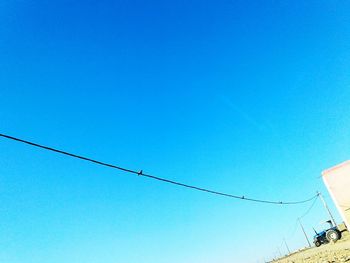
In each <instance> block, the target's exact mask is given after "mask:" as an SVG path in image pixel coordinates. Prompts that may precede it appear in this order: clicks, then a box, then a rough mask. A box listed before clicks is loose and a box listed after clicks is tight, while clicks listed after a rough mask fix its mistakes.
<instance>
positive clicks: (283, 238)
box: [283, 238, 290, 254]
mask: <svg viewBox="0 0 350 263" xmlns="http://www.w3.org/2000/svg"><path fill="white" fill-rule="evenodd" d="M283 241H284V244H285V245H286V248H287V250H288V253H289V254H290V250H289V247H288V245H287V242H286V240H285V239H284V238H283Z"/></svg>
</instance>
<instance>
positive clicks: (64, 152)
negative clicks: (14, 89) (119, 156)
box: [0, 133, 318, 205]
mask: <svg viewBox="0 0 350 263" xmlns="http://www.w3.org/2000/svg"><path fill="white" fill-rule="evenodd" d="M0 136H1V137H3V138H7V139H10V140H13V141H17V142H21V143H25V144H28V145H30V146H34V147H37V148H41V149H45V150H48V151H52V152H56V153H60V154H63V155H67V156H70V157H73V158H77V159H81V160H84V161H88V162H92V163H95V164H98V165H102V166H106V167H109V168H113V169H117V170H121V171H123V172H127V173H132V174H136V175H138V176H143V177H147V178H150V179H154V180H158V181H161V182H164V183H169V184H173V185H177V186H180V187H185V188H189V189H193V190H197V191H201V192H206V193H209V194H215V195H220V196H225V197H229V198H234V199H241V200H245V201H251V202H257V203H266V204H275V205H296V204H302V203H306V202H309V201H311V200H313V199H314V198H315V197H317V196H318V195H316V196H312V197H310V198H308V199H304V200H301V201H289V202H283V201H270V200H263V199H256V198H248V197H245V196H244V195H243V196H239V195H233V194H228V193H224V192H218V191H214V190H210V189H206V188H202V187H198V186H194V185H189V184H184V183H181V182H177V181H173V180H169V179H165V178H162V177H158V176H154V175H152V174H146V173H144V172H143V170H138V171H136V170H131V169H127V168H124V167H121V166H117V165H113V164H109V163H105V162H102V161H98V160H95V159H91V158H88V157H84V156H81V155H77V154H73V153H70V152H66V151H62V150H58V149H55V148H52V147H48V146H45V145H41V144H38V143H34V142H30V141H27V140H23V139H20V138H16V137H13V136H10V135H6V134H1V133H0Z"/></svg>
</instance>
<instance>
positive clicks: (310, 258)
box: [271, 230, 350, 263]
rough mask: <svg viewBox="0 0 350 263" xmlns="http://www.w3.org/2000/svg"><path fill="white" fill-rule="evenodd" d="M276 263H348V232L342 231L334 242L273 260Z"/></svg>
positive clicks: (349, 260)
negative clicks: (341, 234) (340, 236)
mask: <svg viewBox="0 0 350 263" xmlns="http://www.w3.org/2000/svg"><path fill="white" fill-rule="evenodd" d="M271 262H274V263H276V262H278V263H338V262H348V263H350V234H349V232H347V231H345V230H344V231H343V237H342V239H341V240H338V241H337V242H336V243H329V244H326V245H322V246H320V247H312V248H308V249H304V250H301V251H298V252H295V253H292V254H291V255H289V256H287V257H284V258H281V259H278V260H274V261H271Z"/></svg>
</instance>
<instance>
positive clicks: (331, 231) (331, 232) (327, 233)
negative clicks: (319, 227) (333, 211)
mask: <svg viewBox="0 0 350 263" xmlns="http://www.w3.org/2000/svg"><path fill="white" fill-rule="evenodd" d="M325 223H329V225H330V227H329V228H328V229H325V230H323V231H321V232H318V233H317V232H316V230H315V229H314V231H315V236H314V244H315V246H316V247H319V246H321V245H322V244H327V243H329V242H331V241H333V242H336V241H337V240H339V239H340V238H341V232H340V231H339V229H338V227H337V226H333V224H332V221H331V220H328V221H326V222H325Z"/></svg>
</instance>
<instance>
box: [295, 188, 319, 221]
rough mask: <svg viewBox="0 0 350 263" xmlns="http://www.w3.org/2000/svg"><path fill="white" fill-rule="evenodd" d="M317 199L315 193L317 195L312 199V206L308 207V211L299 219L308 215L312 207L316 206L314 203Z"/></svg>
mask: <svg viewBox="0 0 350 263" xmlns="http://www.w3.org/2000/svg"><path fill="white" fill-rule="evenodd" d="M318 197H319V194H318V193H317V195H316V196H315V197H314V198H315V200H314V201H313V202H312V204H311V206H310V207H309V209H308V210H307V211H306V212H305V213H304V214H303V215H302V216H300V217H299V219H302V218H304V217H305V216H307V215H308V214H309V213H310V211H311V209H312V208H313V207H314V205H315V204H316V201H317V199H318Z"/></svg>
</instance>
